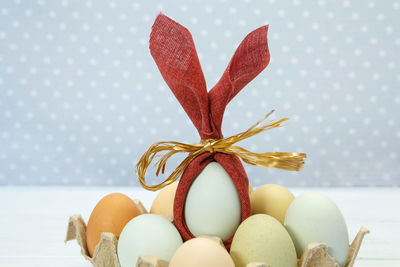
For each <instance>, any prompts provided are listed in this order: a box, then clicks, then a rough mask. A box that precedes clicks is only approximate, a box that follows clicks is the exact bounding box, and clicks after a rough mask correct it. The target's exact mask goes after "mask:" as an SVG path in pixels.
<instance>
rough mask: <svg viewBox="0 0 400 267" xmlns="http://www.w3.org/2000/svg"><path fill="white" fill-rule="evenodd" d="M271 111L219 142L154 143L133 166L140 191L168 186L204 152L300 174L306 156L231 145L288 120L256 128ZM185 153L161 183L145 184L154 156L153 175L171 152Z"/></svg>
mask: <svg viewBox="0 0 400 267" xmlns="http://www.w3.org/2000/svg"><path fill="white" fill-rule="evenodd" d="M273 112H274V110H272V111H271V112H269V113H268V114H267V115H265V116H264V117H263V118H262V119H261V120H259V121H258V122H257V123H255V124H254V125H253V126H251V127H250V128H249V129H248V130H247V131H244V132H241V133H238V134H236V135H233V136H231V137H227V138H222V139H205V140H201V142H200V143H199V144H184V143H179V142H174V141H170V142H168V141H167V142H158V143H155V144H153V145H152V146H150V148H149V149H148V150H147V151H146V152H145V153H144V154H143V155H142V157H141V158H140V160H139V162H138V163H137V164H136V170H137V175H138V177H139V182H140V184H141V185H142V186H143V188H145V189H147V190H150V191H157V190H159V189H161V188H163V187H165V186H167V185H169V184H171V183H173V182H174V181H175V180H176V179H178V177H179V176H180V175H181V174H182V173H183V171H184V170H185V168H186V167H187V166H188V165H189V163H190V162H191V161H192V160H193V159H195V158H196V157H197V156H199V155H200V154H202V153H204V152H210V153H212V154H213V153H216V152H221V153H225V154H231V155H235V156H237V157H239V158H240V159H241V160H243V161H244V162H246V163H247V164H251V165H255V166H260V167H264V168H279V169H284V170H289V171H300V170H301V169H302V168H303V166H304V161H303V159H304V158H305V157H306V154H305V153H292V152H266V153H254V152H251V151H248V150H247V149H244V148H242V147H239V146H234V145H233V144H235V143H237V142H240V141H242V140H244V139H247V138H249V137H252V136H254V135H256V134H259V133H261V132H264V131H267V130H271V129H273V128H277V127H280V126H281V123H282V122H284V121H287V120H288V118H283V119H280V120H278V121H275V122H271V123H269V124H266V125H260V124H261V123H262V122H263V121H264V120H265V119H266V118H267V117H268V116H269V115H271V114H272V113H273ZM162 151H168V152H167V153H166V154H158V153H160V152H162ZM180 152H188V153H189V155H188V156H187V157H186V158H185V159H184V160H183V161H182V162H181V163H180V164H179V165H178V167H177V168H176V169H175V170H174V171H173V172H172V173H171V175H170V176H169V177H168V178H167V179H166V180H165V181H164V182H162V183H160V184H157V185H148V184H146V180H145V174H146V170H147V167H148V166H149V165H150V163H151V162H152V161H153V159H154V158H155V157H156V156H157V157H160V159H158V160H157V162H156V163H155V164H154V166H157V172H156V175H157V176H158V174H159V173H160V171H161V173H164V171H165V164H166V163H167V161H168V159H169V158H170V157H172V156H173V155H174V154H175V153H180Z"/></svg>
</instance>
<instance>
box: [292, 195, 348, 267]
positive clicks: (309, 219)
mask: <svg viewBox="0 0 400 267" xmlns="http://www.w3.org/2000/svg"><path fill="white" fill-rule="evenodd" d="M285 227H286V229H287V231H288V232H289V234H290V236H291V237H292V240H293V242H294V244H295V246H296V250H297V256H298V257H299V258H300V257H301V256H302V254H303V252H304V251H305V250H306V249H307V246H308V244H310V243H312V242H317V243H325V244H326V245H327V246H328V253H329V254H330V255H331V256H332V257H333V258H335V260H336V262H337V263H339V265H340V266H344V264H345V262H346V258H347V254H348V250H349V235H348V231H347V226H346V222H345V220H344V217H343V215H342V213H341V212H340V210H339V208H338V207H337V206H336V204H335V203H334V202H333V201H332V200H330V199H329V198H328V197H326V196H324V195H322V194H319V193H312V192H310V193H305V194H302V195H300V196H298V197H297V198H295V199H294V200H293V201H292V203H291V204H290V206H289V208H288V210H287V212H286V217H285Z"/></svg>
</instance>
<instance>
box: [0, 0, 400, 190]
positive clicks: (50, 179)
mask: <svg viewBox="0 0 400 267" xmlns="http://www.w3.org/2000/svg"><path fill="white" fill-rule="evenodd" d="M159 11H162V12H164V13H165V14H166V15H168V16H170V17H172V18H173V19H175V20H176V21H178V22H179V23H181V24H183V25H185V26H186V27H187V28H188V29H189V30H190V31H191V33H192V35H193V38H194V41H195V44H196V47H197V51H198V53H199V57H200V61H201V64H202V66H203V70H204V74H205V76H206V80H207V84H208V87H209V88H211V87H212V86H213V85H214V84H215V82H216V81H217V80H218V79H219V77H220V75H221V74H222V72H223V71H224V69H225V67H226V66H227V64H228V62H229V60H230V57H231V56H232V54H233V52H234V50H235V48H236V47H237V45H238V44H239V43H240V41H241V40H242V39H243V38H244V37H245V35H246V34H247V33H249V32H250V31H252V30H253V29H255V28H257V27H259V26H261V25H263V24H270V29H269V47H270V52H271V63H270V65H269V66H268V68H267V69H266V70H264V71H263V72H262V73H261V74H260V75H259V77H257V78H256V79H255V80H254V81H253V82H252V83H250V84H249V85H248V86H247V87H245V88H244V89H243V91H242V92H241V93H239V94H238V95H237V97H236V98H235V99H234V100H233V101H232V102H231V103H230V105H229V106H228V108H227V112H226V114H225V117H224V122H223V132H224V135H225V136H229V135H232V134H235V133H237V132H239V131H243V130H245V129H247V128H248V127H249V126H250V125H252V124H253V123H254V122H256V121H257V120H258V119H260V118H261V117H262V116H263V115H264V114H266V113H267V112H269V111H270V110H271V109H276V112H275V116H274V117H275V118H281V117H289V118H291V120H290V121H289V122H288V123H287V125H286V126H285V127H283V128H280V129H274V130H271V131H270V132H267V133H262V134H260V135H259V136H256V137H253V138H251V139H250V140H248V141H244V142H242V143H241V145H243V146H244V147H246V148H250V149H251V150H253V151H256V152H265V151H289V152H306V153H307V155H308V158H307V161H306V166H305V168H304V169H303V171H301V172H299V173H295V172H287V171H281V170H271V169H263V168H259V167H249V166H245V167H246V170H247V172H248V176H249V178H250V180H251V182H252V184H253V185H255V186H257V185H260V184H264V183H279V184H282V185H287V186H399V185H400V175H399V172H400V164H399V157H400V154H399V148H400V126H399V123H400V119H399V115H398V114H400V86H399V85H400V69H399V64H400V61H399V59H400V53H399V48H400V34H399V30H400V23H399V21H400V20H399V17H400V2H398V1H361V0H360V1H307V2H306V1H275V0H274V1H272V0H270V1H211V0H209V1H204V0H203V1H191V2H190V3H189V2H188V1H169V2H166V1H159V2H156V1H152V0H149V1H128V0H126V1H78V0H71V1H44V0H39V1H22V0H20V1H1V2H0V184H2V185H25V184H29V185H32V184H37V185H44V184H46V185H60V184H61V185H81V184H83V185H138V181H137V178H136V175H135V173H134V165H135V163H136V162H137V160H138V158H139V157H140V155H141V154H142V153H143V152H144V151H145V150H146V149H147V148H148V147H149V146H150V145H151V144H152V143H154V142H156V141H162V140H176V141H183V142H198V141H199V137H198V135H197V133H196V130H195V128H194V127H193V126H192V125H191V122H190V121H189V119H188V118H187V116H186V114H185V113H184V112H183V109H182V108H181V107H180V105H179V103H178V102H177V100H176V99H175V98H174V96H173V94H172V93H171V92H170V90H169V89H168V87H167V86H166V84H165V82H164V81H163V80H162V77H161V75H160V73H159V71H158V69H157V68H156V65H155V63H154V62H153V60H152V58H151V56H150V53H149V49H148V36H149V33H150V28H151V25H152V23H153V21H154V19H155V17H156V15H157V13H158V12H159ZM182 159H183V155H182V156H179V157H177V158H175V159H173V160H171V161H169V162H168V170H169V171H171V170H173V168H174V167H175V166H177V164H178V162H179V160H182ZM153 173H154V172H153V171H152V170H150V171H149V174H148V177H149V179H150V180H151V181H154V182H158V181H160V179H159V178H155V177H154V174H153Z"/></svg>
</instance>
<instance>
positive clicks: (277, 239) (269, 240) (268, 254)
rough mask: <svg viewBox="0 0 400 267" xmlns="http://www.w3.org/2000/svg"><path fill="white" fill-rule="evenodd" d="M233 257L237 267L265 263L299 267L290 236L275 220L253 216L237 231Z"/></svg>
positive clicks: (281, 266)
mask: <svg viewBox="0 0 400 267" xmlns="http://www.w3.org/2000/svg"><path fill="white" fill-rule="evenodd" d="M230 254H231V256H232V258H233V261H234V262H235V266H236V267H246V265H247V264H248V263H251V262H263V263H266V264H268V265H270V266H272V267H296V266H297V257H296V249H295V247H294V244H293V242H292V240H291V238H290V236H289V233H288V232H287V231H286V229H285V228H284V227H283V226H282V224H281V223H280V222H279V221H278V220H276V219H275V218H274V217H272V216H269V215H266V214H257V215H253V216H250V217H249V218H247V219H246V220H245V221H243V222H242V223H241V224H240V226H239V228H238V229H237V231H236V233H235V236H234V237H233V240H232V246H231V251H230Z"/></svg>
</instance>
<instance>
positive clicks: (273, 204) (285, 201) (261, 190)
mask: <svg viewBox="0 0 400 267" xmlns="http://www.w3.org/2000/svg"><path fill="white" fill-rule="evenodd" d="M293 199H294V196H293V194H292V193H291V192H290V191H289V190H288V189H287V188H285V187H283V186H281V185H278V184H266V185H263V186H260V187H258V188H257V189H256V190H254V191H253V192H252V193H251V194H250V201H251V212H252V213H253V214H267V215H270V216H272V217H274V218H275V219H277V220H278V221H279V222H280V223H281V224H282V225H283V223H284V221H285V215H286V211H287V209H288V207H289V205H290V203H292V201H293Z"/></svg>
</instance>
